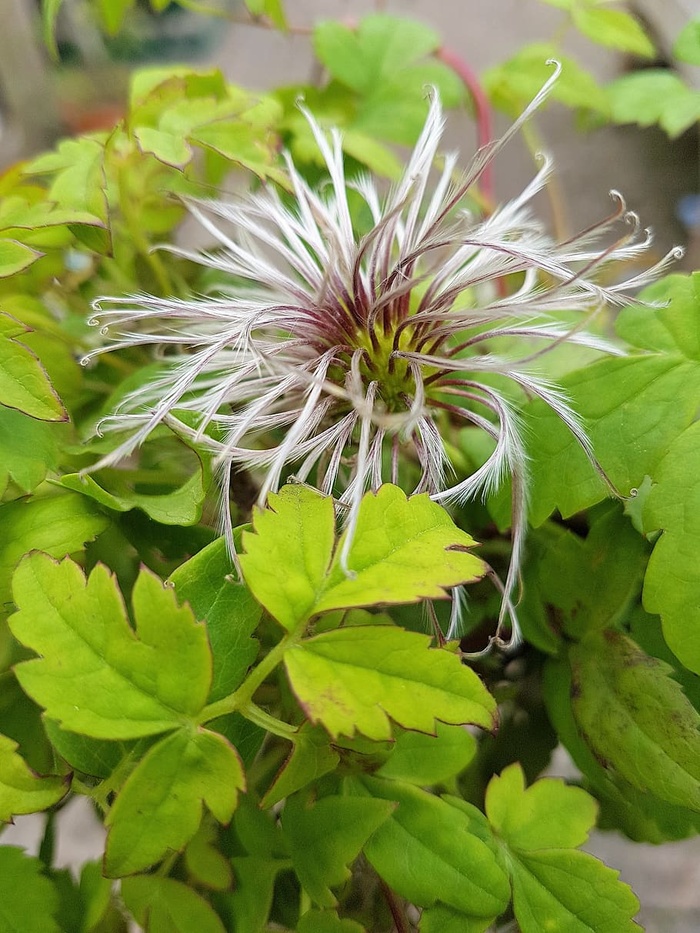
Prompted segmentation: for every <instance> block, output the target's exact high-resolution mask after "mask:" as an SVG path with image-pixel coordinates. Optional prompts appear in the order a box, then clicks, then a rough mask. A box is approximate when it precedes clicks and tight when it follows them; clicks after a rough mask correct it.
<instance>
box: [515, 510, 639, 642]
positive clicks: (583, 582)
mask: <svg viewBox="0 0 700 933" xmlns="http://www.w3.org/2000/svg"><path fill="white" fill-rule="evenodd" d="M528 551H529V559H528V563H527V566H526V570H525V579H526V581H527V587H526V592H525V596H524V598H523V601H522V603H521V606H520V607H519V610H518V615H519V617H520V620H521V623H522V625H523V632H524V634H525V637H526V638H527V639H528V640H529V641H532V643H533V644H535V645H537V647H539V648H541V649H542V650H543V651H547V652H551V653H556V652H557V650H558V648H559V641H560V638H559V636H560V635H561V634H562V633H563V634H566V635H569V636H571V637H572V638H575V639H577V638H581V637H582V636H583V635H584V634H585V633H586V632H590V631H594V630H595V629H602V628H606V627H609V626H611V625H613V624H614V623H615V621H616V620H618V619H620V618H621V617H623V616H624V615H625V613H626V611H627V609H628V608H629V606H630V603H631V602H632V601H633V600H635V599H637V598H638V596H639V591H640V586H641V581H642V578H643V575H644V570H645V567H646V563H647V559H648V554H649V546H648V544H647V543H646V541H645V540H644V538H642V537H641V535H639V534H638V533H637V532H636V531H635V530H634V528H633V527H632V524H631V523H630V522H629V521H628V520H627V518H626V517H625V516H624V515H623V514H622V511H621V509H620V508H619V507H618V506H616V505H609V506H601V507H600V509H599V510H598V512H597V513H596V514H595V516H592V521H591V526H590V529H589V532H588V535H587V536H586V538H585V539H583V538H581V537H580V536H579V535H577V534H576V533H574V532H573V531H569V530H565V529H563V528H561V527H560V526H559V525H554V524H546V525H544V526H543V527H542V528H541V529H538V531H536V532H534V533H533V535H532V536H531V537H530V539H529V541H528ZM592 579H594V580H595V586H594V587H592V586H591V580H592Z"/></svg>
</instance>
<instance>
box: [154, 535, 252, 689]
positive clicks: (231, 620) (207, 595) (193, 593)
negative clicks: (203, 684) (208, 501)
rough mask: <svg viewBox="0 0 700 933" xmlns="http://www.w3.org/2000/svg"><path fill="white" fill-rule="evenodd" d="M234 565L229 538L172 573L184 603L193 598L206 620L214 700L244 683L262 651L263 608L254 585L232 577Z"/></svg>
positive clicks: (202, 552) (178, 593)
mask: <svg viewBox="0 0 700 933" xmlns="http://www.w3.org/2000/svg"><path fill="white" fill-rule="evenodd" d="M232 569H233V567H232V563H231V558H230V557H229V554H228V551H227V549H226V542H225V540H224V539H223V538H219V539H218V540H217V541H212V543H211V544H209V545H207V546H206V547H205V548H203V549H202V550H201V551H200V552H199V553H198V554H195V556H194V557H192V558H190V560H188V561H186V562H185V563H184V564H182V565H181V566H180V567H178V569H177V570H176V571H175V573H173V574H172V576H171V577H170V582H171V583H172V585H173V586H174V587H175V592H176V593H177V598H178V600H179V601H180V603H183V602H187V603H189V604H190V606H191V607H192V610H193V611H194V614H195V615H196V616H197V618H198V619H203V620H204V621H205V622H206V624H207V635H208V636H209V644H210V645H211V650H212V655H213V658H214V674H213V677H212V685H211V693H210V695H209V702H210V703H213V702H214V701H215V700H220V699H222V698H223V697H225V696H228V695H229V694H230V693H233V691H234V690H235V689H236V687H238V686H240V684H241V682H242V681H243V678H244V677H245V675H246V672H247V670H248V668H249V667H250V665H251V664H252V663H253V661H254V660H255V657H256V655H257V653H258V642H257V640H256V639H254V638H251V635H252V634H253V632H254V631H255V629H256V628H257V626H258V623H259V621H260V616H261V615H262V610H261V608H260V605H259V603H257V602H256V601H255V600H254V599H253V597H252V595H251V593H250V590H249V589H248V588H247V587H246V586H245V585H244V584H243V583H237V582H234V581H233V580H232V578H231V572H232Z"/></svg>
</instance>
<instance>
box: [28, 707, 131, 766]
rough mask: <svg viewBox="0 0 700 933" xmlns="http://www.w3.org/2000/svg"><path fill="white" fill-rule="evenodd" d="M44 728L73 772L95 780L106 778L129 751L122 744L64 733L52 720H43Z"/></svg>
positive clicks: (124, 744) (128, 747) (128, 746)
mask: <svg viewBox="0 0 700 933" xmlns="http://www.w3.org/2000/svg"><path fill="white" fill-rule="evenodd" d="M44 728H45V729H46V734H47V735H48V737H49V741H50V742H51V744H52V745H53V747H54V748H55V749H56V751H57V752H58V754H59V755H60V756H61V757H62V758H65V760H66V761H67V762H68V764H69V765H70V766H71V767H72V768H76V769H77V770H78V771H82V772H83V774H92V775H94V776H95V777H101V778H106V777H109V775H110V774H111V773H112V772H113V771H114V769H115V768H116V767H117V765H118V764H119V762H120V761H121V760H122V758H123V757H124V755H126V754H127V752H128V751H129V749H130V745H128V744H127V743H125V742H108V741H105V740H104V739H90V738H88V737H87V736H86V735H79V734H78V733H77V732H67V731H66V730H65V729H61V727H60V726H59V725H58V723H55V722H54V721H53V720H52V719H46V718H44Z"/></svg>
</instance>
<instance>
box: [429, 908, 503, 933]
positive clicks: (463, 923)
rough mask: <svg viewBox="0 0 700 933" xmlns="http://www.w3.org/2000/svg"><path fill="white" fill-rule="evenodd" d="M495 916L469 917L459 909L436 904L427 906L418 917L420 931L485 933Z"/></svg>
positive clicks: (434, 932)
mask: <svg viewBox="0 0 700 933" xmlns="http://www.w3.org/2000/svg"><path fill="white" fill-rule="evenodd" d="M495 919H496V918H495V917H487V918H486V919H484V917H469V916H467V915H466V914H464V913H462V911H461V910H455V909H454V907H446V906H445V905H444V904H437V905H436V906H435V907H427V908H426V909H425V910H424V911H423V913H422V914H421V918H420V933H485V931H486V930H489V929H493V927H492V923H493V921H494V920H495Z"/></svg>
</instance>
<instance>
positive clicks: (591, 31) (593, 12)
mask: <svg viewBox="0 0 700 933" xmlns="http://www.w3.org/2000/svg"><path fill="white" fill-rule="evenodd" d="M571 14H572V16H573V20H574V24H575V25H576V28H577V29H579V30H580V31H581V32H582V33H583V34H584V36H588V38H589V39H592V40H593V41H594V42H597V43H598V45H605V46H608V47H609V48H613V49H618V50H619V51H620V52H632V53H633V54H634V55H641V56H643V57H644V58H651V57H652V56H653V55H654V53H655V51H656V50H655V49H654V45H653V43H652V42H651V40H650V39H649V37H648V36H647V34H646V32H645V31H644V29H643V28H642V25H641V24H640V22H639V20H637V19H635V17H634V16H632V15H631V14H629V13H626V12H625V11H624V10H609V9H607V8H605V7H600V6H589V5H585V4H577V3H575V4H573V6H572V8H571Z"/></svg>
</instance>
